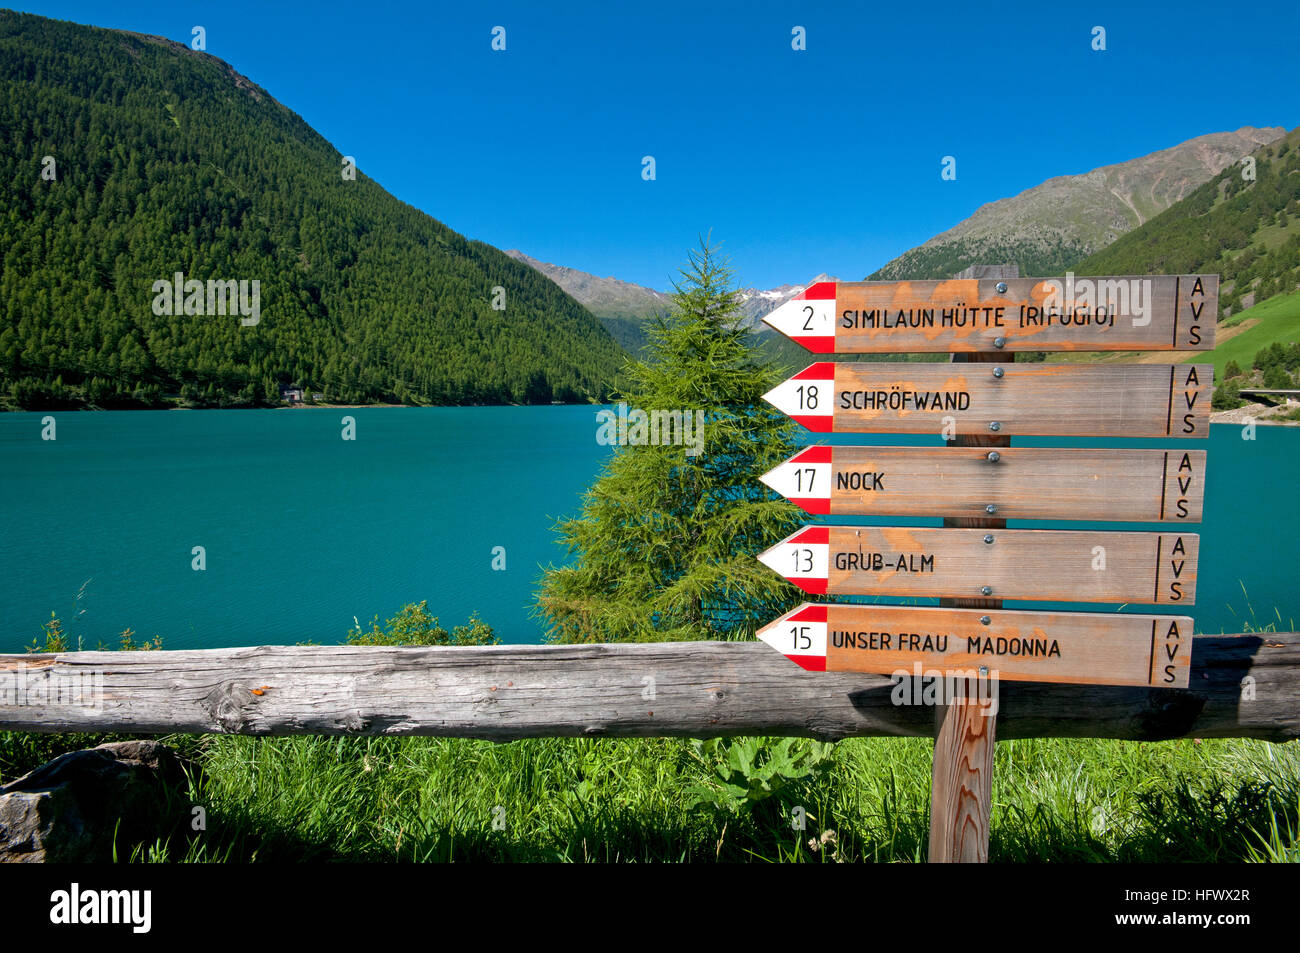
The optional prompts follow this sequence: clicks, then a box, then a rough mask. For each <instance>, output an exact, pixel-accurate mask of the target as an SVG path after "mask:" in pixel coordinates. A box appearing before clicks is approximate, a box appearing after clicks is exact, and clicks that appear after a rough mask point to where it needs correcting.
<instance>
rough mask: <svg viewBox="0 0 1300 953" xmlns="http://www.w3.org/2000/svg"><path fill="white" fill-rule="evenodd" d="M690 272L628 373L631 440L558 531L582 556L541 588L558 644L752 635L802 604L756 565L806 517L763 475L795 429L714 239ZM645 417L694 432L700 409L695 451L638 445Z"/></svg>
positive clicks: (787, 451) (786, 450)
mask: <svg viewBox="0 0 1300 953" xmlns="http://www.w3.org/2000/svg"><path fill="white" fill-rule="evenodd" d="M681 274H682V276H683V280H682V281H681V282H679V283H675V284H674V290H675V293H674V294H673V295H672V298H673V304H674V307H673V311H672V313H671V314H670V315H668V316H667V317H666V318H659V319H656V321H655V322H654V324H653V325H652V326H651V327H650V328H649V337H650V342H649V344H648V346H647V350H646V352H645V357H644V359H643V360H640V361H632V362H630V363H629V365H628V367H627V369H626V371H625V376H626V380H627V381H628V383H627V384H626V385H625V389H624V391H623V393H622V394H621V395H620V397H621V400H622V401H623V402H624V403H625V404H626V405H627V406H628V411H627V417H628V422H629V426H628V428H627V441H626V442H627V445H626V446H620V447H619V448H618V449H617V451H616V452H615V454H614V455H613V457H612V458H611V459H610V460H609V461H608V463H607V464H606V465H605V467H604V468H603V470H602V472H601V474H600V476H599V478H598V479H597V481H596V483H595V484H594V485H593V486H592V487H591V489H590V490H588V491H587V493H586V494H585V495H584V497H583V503H582V509H581V513H580V515H579V516H577V517H575V518H571V519H566V520H562V521H560V522H559V523H558V524H557V526H556V530H557V532H558V533H559V535H560V537H561V538H562V540H563V541H564V542H565V544H566V545H567V546H568V547H569V550H570V552H571V553H573V554H576V557H577V559H576V562H575V563H574V564H573V565H570V566H567V567H562V568H556V567H551V568H549V569H548V570H547V571H546V574H545V575H544V577H543V579H542V585H541V589H540V591H539V593H538V605H537V608H538V614H539V616H540V617H542V618H543V619H544V620H546V622H547V623H548V626H549V636H550V638H551V639H552V640H554V641H559V642H612V641H637V642H649V641H671V640H689V639H718V638H721V639H734V638H745V637H748V636H751V635H752V634H753V632H754V630H755V629H756V628H758V627H759V626H761V625H764V624H766V623H767V622H770V621H771V620H772V619H774V618H776V617H777V616H778V615H779V614H780V613H782V612H784V611H786V610H787V609H789V608H790V607H792V606H794V605H797V604H798V603H799V601H800V599H801V594H800V592H799V590H797V589H795V588H794V587H793V586H791V585H790V584H789V583H787V582H786V581H785V580H783V579H781V578H780V577H779V576H777V575H776V574H775V573H773V572H772V571H771V570H770V569H768V568H767V567H765V566H763V565H762V564H761V563H759V562H758V561H757V559H755V556H756V555H757V554H758V553H759V552H761V551H763V550H764V549H766V548H768V547H769V546H772V545H773V544H775V543H777V542H779V541H780V540H781V539H782V538H784V537H785V536H787V535H788V534H790V533H791V532H793V531H794V530H795V529H796V528H798V526H799V525H800V524H801V523H802V522H803V519H804V514H803V513H802V511H801V510H800V509H799V508H798V507H796V506H795V505H794V504H793V503H790V502H789V501H787V500H784V499H782V498H780V497H778V496H776V495H775V494H773V493H772V492H771V491H770V490H768V489H767V487H766V486H764V485H763V484H762V483H761V482H760V480H759V477H760V476H761V475H762V474H763V473H765V472H767V471H768V470H770V469H771V468H772V467H774V466H776V465H777V464H779V463H781V462H782V461H783V460H784V459H785V458H787V457H788V456H789V455H791V454H792V453H793V452H794V450H795V443H794V440H795V433H796V427H795V425H794V423H793V422H792V421H790V420H789V419H788V418H787V417H785V416H784V415H783V414H780V413H777V412H776V411H775V410H774V409H773V408H772V407H771V406H770V405H768V404H767V403H766V402H765V401H764V400H763V399H762V395H763V393H765V392H766V391H767V390H769V389H770V388H772V387H773V386H775V385H776V383H778V378H777V376H776V372H775V370H774V369H773V367H772V365H771V364H770V363H768V362H765V361H761V360H760V359H759V358H757V357H756V356H755V352H754V350H753V349H751V348H750V347H749V346H748V345H747V343H746V338H747V336H748V334H749V331H748V330H747V329H744V328H742V327H740V326H739V322H738V318H739V316H740V315H739V308H738V305H737V302H736V297H735V291H736V289H735V288H734V287H733V276H732V273H731V271H730V269H729V268H728V266H727V264H726V262H725V261H724V260H721V259H720V257H719V255H718V252H717V249H716V248H715V247H711V246H710V244H709V242H708V240H707V239H704V240H701V243H700V248H699V250H698V251H691V252H690V253H689V264H688V265H687V267H686V268H684V269H683V270H682V271H681ZM638 410H639V411H644V412H646V414H647V416H651V415H652V414H653V412H654V411H677V412H685V413H687V414H689V415H690V421H691V425H692V427H694V425H695V423H696V422H697V421H698V420H699V419H700V417H699V416H698V414H697V412H702V413H703V418H702V419H703V425H702V427H701V431H700V433H699V434H698V435H695V434H693V436H697V437H698V438H699V440H698V443H696V442H695V441H691V443H695V445H696V446H698V448H699V451H698V453H694V454H692V453H690V452H689V451H691V450H692V446H691V445H689V444H687V443H683V444H680V445H677V444H667V443H665V442H664V441H663V440H662V433H661V440H660V443H659V444H658V445H653V444H645V443H640V442H639V438H638V434H637V420H638V418H637V417H636V413H635V412H636V411H638ZM607 419H608V418H607ZM644 429H646V428H643V430H644Z"/></svg>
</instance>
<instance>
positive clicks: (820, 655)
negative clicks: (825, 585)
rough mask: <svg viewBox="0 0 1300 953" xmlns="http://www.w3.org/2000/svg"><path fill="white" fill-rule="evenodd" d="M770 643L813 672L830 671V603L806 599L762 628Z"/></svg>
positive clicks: (762, 636)
mask: <svg viewBox="0 0 1300 953" xmlns="http://www.w3.org/2000/svg"><path fill="white" fill-rule="evenodd" d="M758 638H759V640H760V641H763V642H766V643H767V644H768V645H770V646H772V648H774V649H776V650H777V651H778V652H780V653H781V654H782V655H784V656H785V657H786V658H788V659H789V660H790V661H791V662H794V663H795V664H796V665H798V666H800V667H801V668H806V669H807V670H808V671H810V672H824V671H826V606H824V605H823V606H817V605H810V604H809V603H807V602H805V603H804V604H803V605H801V606H800V607H799V608H797V609H795V610H794V611H793V612H787V613H786V614H785V615H783V616H781V618H779V619H777V620H776V621H775V622H769V623H768V624H767V625H765V626H763V628H761V629H759V630H758Z"/></svg>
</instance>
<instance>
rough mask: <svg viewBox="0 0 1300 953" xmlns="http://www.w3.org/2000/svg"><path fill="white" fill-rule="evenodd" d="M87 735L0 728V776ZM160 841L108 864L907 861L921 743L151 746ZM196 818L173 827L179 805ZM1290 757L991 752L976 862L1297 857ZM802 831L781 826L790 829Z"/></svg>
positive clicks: (1214, 747) (1242, 746)
mask: <svg viewBox="0 0 1300 953" xmlns="http://www.w3.org/2000/svg"><path fill="white" fill-rule="evenodd" d="M98 740H100V739H89V738H81V739H79V738H76V737H74V736H62V737H58V738H49V737H42V736H34V735H19V734H17V733H7V734H5V735H3V736H0V766H2V767H3V770H4V776H5V777H6V778H9V779H12V777H13V774H14V773H15V772H16V771H18V770H21V769H23V768H24V767H26V766H27V765H26V763H24V762H27V763H30V762H31V761H32V760H36V761H39V760H41V759H43V758H44V757H45V756H46V755H48V754H51V753H53V752H54V751H55V750H58V749H72V748H76V747H80V746H82V745H83V744H88V743H91V742H92V741H98ZM165 740H167V741H169V742H170V743H172V744H174V745H176V746H177V747H178V748H179V749H180V750H181V751H182V752H183V753H185V754H186V755H187V756H188V757H189V758H190V759H191V763H192V765H193V768H192V771H191V781H190V787H189V789H188V790H187V791H184V792H178V796H177V797H176V799H175V802H174V804H173V805H172V806H171V809H172V810H173V811H174V813H175V815H176V826H175V830H174V831H173V832H172V833H171V834H170V835H169V836H166V837H163V838H160V839H159V840H157V841H155V842H153V843H146V844H120V845H118V853H117V856H118V859H119V860H120V861H145V862H166V861H172V862H176V861H182V862H213V861H216V862H240V863H242V862H259V861H282V862H283V861H328V860H350V861H453V860H461V861H466V860H469V861H474V860H478V861H611V862H614V861H669V862H677V861H704V862H707V861H732V862H746V861H761V862H769V861H770V862H781V861H797V862H856V861H903V862H908V861H911V862H916V861H922V860H924V859H925V854H926V844H927V836H928V830H929V827H928V824H929V821H928V816H929V791H930V762H931V754H932V750H933V744H932V742H931V741H930V740H928V739H919V738H860V739H849V740H845V741H841V742H838V743H836V744H833V745H819V744H817V743H815V742H811V741H807V740H802V739H800V740H788V739H733V740H730V741H722V742H703V743H701V742H692V741H690V740H679V739H599V740H597V739H566V738H544V739H530V740H524V741H516V742H512V743H509V744H503V745H495V744H492V743H490V742H484V741H472V740H463V739H435V738H327V737H302V738H274V739H272V738H265V739H259V738H247V737H232V736H203V737H194V736H185V737H172V738H169V739H165ZM195 805H201V806H202V807H203V808H204V811H205V812H206V818H205V825H204V826H205V828H206V829H205V830H201V831H194V830H192V826H193V824H192V819H193V816H194V814H193V806H195ZM1298 808H1300V747H1298V746H1297V745H1296V744H1295V743H1288V744H1283V745H1279V744H1273V743H1269V742H1262V741H1247V740H1205V741H1198V740H1195V739H1183V740H1178V741H1169V742H1159V743H1142V742H1130V741H1111V740H1097V739H1040V740H1024V741H1006V742H1001V743H999V744H998V746H997V753H996V760H995V767H994V772H993V809H992V833H991V841H990V851H991V859H992V860H994V861H1021V862H1033V861H1121V862H1122V861H1137V862H1142V861H1173V862H1180V861H1185V862H1223V861H1229V862H1236V861H1296V860H1300V840H1298V839H1297V835H1296V831H1297V810H1298ZM800 820H801V821H802V826H803V829H802V830H799V829H797V824H798V822H799V821H800Z"/></svg>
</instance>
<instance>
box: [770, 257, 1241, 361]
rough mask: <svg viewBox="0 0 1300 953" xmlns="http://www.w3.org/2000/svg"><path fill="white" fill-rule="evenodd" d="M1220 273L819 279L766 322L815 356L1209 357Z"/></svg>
mask: <svg viewBox="0 0 1300 953" xmlns="http://www.w3.org/2000/svg"><path fill="white" fill-rule="evenodd" d="M1218 313H1219V276H1218V275H1157V276H1152V277H1130V276H1124V277H1104V278H1102V277H1082V278H1081V277H1076V276H1074V275H1073V274H1070V275H1066V276H1065V277H1063V278H1008V279H1006V280H1004V281H999V280H997V279H993V278H953V279H948V280H945V281H839V282H835V281H822V282H818V283H817V284H814V285H811V286H810V287H808V288H807V289H805V290H804V291H802V292H800V293H799V294H797V295H795V297H794V298H792V299H790V300H789V301H787V302H786V303H785V304H783V305H781V306H780V307H779V308H777V309H776V310H775V311H772V312H771V313H770V314H768V315H767V316H766V317H764V318H763V321H764V322H766V323H767V324H768V325H770V326H771V327H772V328H774V329H775V330H777V331H779V332H781V333H782V334H784V335H785V336H786V337H788V338H790V339H792V340H794V341H798V342H799V343H800V344H802V345H803V346H804V347H806V348H807V349H808V350H810V351H813V352H815V353H818V354H832V353H836V354H855V353H876V354H879V353H886V352H894V353H897V352H909V351H910V352H917V351H931V352H933V351H965V352H969V351H1177V350H1195V351H1204V350H1209V349H1211V348H1213V347H1214V328H1215V322H1216V321H1217V320H1218Z"/></svg>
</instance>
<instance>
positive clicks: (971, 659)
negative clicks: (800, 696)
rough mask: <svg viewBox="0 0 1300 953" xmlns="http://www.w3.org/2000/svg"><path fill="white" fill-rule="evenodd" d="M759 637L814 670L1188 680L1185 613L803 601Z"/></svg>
mask: <svg viewBox="0 0 1300 953" xmlns="http://www.w3.org/2000/svg"><path fill="white" fill-rule="evenodd" d="M758 637H759V639H761V640H762V641H764V642H766V643H767V644H768V645H770V646H772V647H773V648H774V649H776V650H777V651H778V652H780V653H781V654H782V655H784V656H786V657H787V658H788V659H790V661H792V662H794V663H795V664H796V665H799V666H800V667H801V668H806V669H809V670H810V671H814V672H869V673H871V674H873V675H894V674H896V675H898V676H899V677H900V678H912V677H917V676H936V675H940V676H947V677H953V676H954V675H958V676H960V677H963V678H966V677H969V678H1003V679H1007V680H1008V681H1026V682H1060V683H1062V684H1070V685H1145V686H1151V687H1156V688H1186V687H1187V674H1188V672H1189V671H1190V668H1189V666H1190V663H1191V651H1190V650H1189V646H1190V645H1191V641H1192V620H1191V619H1189V618H1187V617H1186V616H1155V615H1128V614H1125V615H1115V616H1109V615H1102V614H1100V613H1096V612H1050V613H1049V612H1020V611H1013V610H1010V609H989V610H984V609H919V608H913V607H900V606H851V605H836V604H822V605H813V604H810V603H804V604H803V605H801V606H799V608H797V609H795V610H794V611H793V612H787V613H786V614H785V615H783V616H781V618H779V619H777V620H776V621H774V622H772V623H770V624H769V625H767V626H765V627H764V628H762V629H760V630H759V631H758ZM917 666H920V668H919V670H918V668H917Z"/></svg>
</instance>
